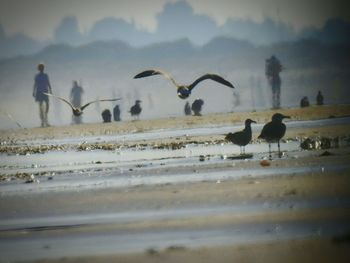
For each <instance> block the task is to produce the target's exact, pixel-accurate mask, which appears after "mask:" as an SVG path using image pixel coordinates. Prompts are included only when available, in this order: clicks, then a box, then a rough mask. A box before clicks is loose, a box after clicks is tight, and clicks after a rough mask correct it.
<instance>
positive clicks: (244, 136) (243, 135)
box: [225, 119, 256, 155]
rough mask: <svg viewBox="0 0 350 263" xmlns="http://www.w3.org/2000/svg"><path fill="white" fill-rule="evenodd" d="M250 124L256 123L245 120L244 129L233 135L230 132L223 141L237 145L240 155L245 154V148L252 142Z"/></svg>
mask: <svg viewBox="0 0 350 263" xmlns="http://www.w3.org/2000/svg"><path fill="white" fill-rule="evenodd" d="M252 123H256V121H253V120H251V119H246V120H245V128H244V129H243V130H242V131H238V132H235V133H232V132H230V133H229V134H227V135H226V137H225V140H227V141H231V142H232V143H234V144H237V145H239V148H240V150H241V155H242V154H245V146H246V145H247V144H248V143H249V142H250V141H251V140H252V128H251V127H250V125H251V124H252ZM242 149H243V151H242Z"/></svg>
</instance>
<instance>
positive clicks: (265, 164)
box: [260, 160, 271, 167]
mask: <svg viewBox="0 0 350 263" xmlns="http://www.w3.org/2000/svg"><path fill="white" fill-rule="evenodd" d="M260 165H261V166H262V167H267V166H270V165H271V162H270V161H268V160H262V161H261V162H260Z"/></svg>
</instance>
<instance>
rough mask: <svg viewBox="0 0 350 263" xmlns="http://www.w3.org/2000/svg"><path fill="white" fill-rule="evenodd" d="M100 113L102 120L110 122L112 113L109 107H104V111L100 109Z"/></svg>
mask: <svg viewBox="0 0 350 263" xmlns="http://www.w3.org/2000/svg"><path fill="white" fill-rule="evenodd" d="M101 115H102V119H103V122H111V120H112V114H111V111H110V110H109V109H105V110H104V111H102V114H101Z"/></svg>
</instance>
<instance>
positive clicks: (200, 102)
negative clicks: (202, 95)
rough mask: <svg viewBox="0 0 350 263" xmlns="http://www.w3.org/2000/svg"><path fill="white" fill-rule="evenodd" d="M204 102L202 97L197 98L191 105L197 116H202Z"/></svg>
mask: <svg viewBox="0 0 350 263" xmlns="http://www.w3.org/2000/svg"><path fill="white" fill-rule="evenodd" d="M203 104H204V101H203V100H202V99H196V100H195V101H194V102H193V103H192V106H191V109H192V111H193V113H194V115H195V116H202V114H201V111H202V106H203Z"/></svg>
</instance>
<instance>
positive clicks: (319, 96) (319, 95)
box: [316, 90, 323, 105]
mask: <svg viewBox="0 0 350 263" xmlns="http://www.w3.org/2000/svg"><path fill="white" fill-rule="evenodd" d="M316 104H317V105H323V95H322V93H321V91H320V90H319V91H318V93H317V97H316Z"/></svg>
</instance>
